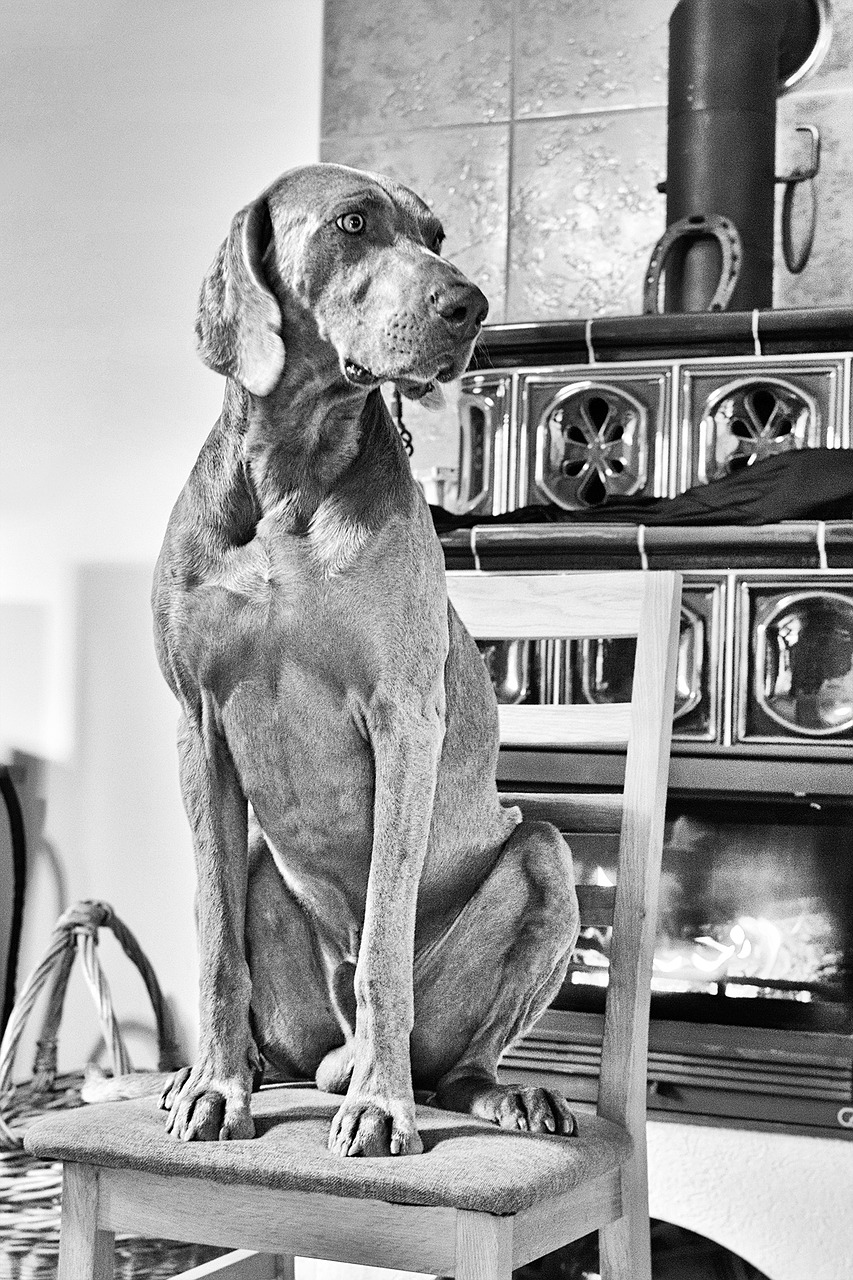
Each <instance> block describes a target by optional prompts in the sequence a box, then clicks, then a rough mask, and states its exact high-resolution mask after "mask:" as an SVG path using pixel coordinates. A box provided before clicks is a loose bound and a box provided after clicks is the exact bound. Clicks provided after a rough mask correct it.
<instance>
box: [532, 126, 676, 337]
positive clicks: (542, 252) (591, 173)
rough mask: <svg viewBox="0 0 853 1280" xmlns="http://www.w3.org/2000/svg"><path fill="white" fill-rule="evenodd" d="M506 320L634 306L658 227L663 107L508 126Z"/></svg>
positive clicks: (623, 310) (631, 310) (628, 310)
mask: <svg viewBox="0 0 853 1280" xmlns="http://www.w3.org/2000/svg"><path fill="white" fill-rule="evenodd" d="M514 129H515V144H514V164H513V168H514V175H513V189H512V192H511V197H510V272H509V296H508V300H507V319H508V320H541V319H547V318H553V319H557V318H561V317H566V316H592V315H619V314H636V313H638V312H639V311H640V309H641V298H642V284H643V276H644V273H645V269H646V266H647V264H648V259H649V255H650V254H651V251H652V248H653V246H654V244H655V242H656V240H657V239H658V238H659V236H661V235H662V234H663V231H664V227H665V212H666V211H665V201H664V198H663V197H662V196H660V195H658V193H657V191H656V190H655V184H656V183H657V182H659V181H660V180H661V179H662V178H663V176H664V172H665V161H666V112H665V111H664V110H663V109H662V108H655V109H650V110H646V111H628V112H621V111H620V112H614V113H613V114H601V115H595V116H575V117H572V118H569V119H564V120H561V121H559V122H554V121H545V120H531V121H527V122H524V123H519V124H517V125H515V126H514Z"/></svg>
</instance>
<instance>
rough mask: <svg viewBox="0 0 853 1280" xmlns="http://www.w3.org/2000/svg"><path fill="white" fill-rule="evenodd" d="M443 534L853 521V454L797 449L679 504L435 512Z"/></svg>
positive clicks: (698, 490)
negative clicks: (507, 527)
mask: <svg viewBox="0 0 853 1280" xmlns="http://www.w3.org/2000/svg"><path fill="white" fill-rule="evenodd" d="M430 510H431V511H432V518H433V522H434V524H435V527H436V530H437V532H438V533H448V532H449V531H450V530H452V529H470V528H472V527H473V526H474V525H489V524H573V523H575V522H582V523H585V524H600V523H607V524H675V525H678V524H695V525H703V524H707V525H713V524H778V523H779V522H780V521H783V520H849V519H851V518H853V449H797V450H792V451H790V452H789V453H778V454H776V455H775V456H773V457H771V458H763V459H762V460H761V461H760V462H756V463H754V464H753V465H752V466H751V467H742V468H741V469H740V470H738V471H735V472H733V473H732V474H731V475H728V476H723V477H722V478H721V479H720V480H712V481H711V482H710V484H701V485H696V486H695V487H694V488H692V489H688V490H687V492H686V493H680V494H679V495H678V496H677V497H675V498H644V497H637V498H614V499H611V500H609V501H605V502H603V503H602V504H601V506H600V507H588V508H586V509H585V510H583V511H564V510H563V508H562V507H558V506H557V505H556V504H555V503H547V504H546V503H542V504H539V505H536V506H530V507H519V508H518V510H517V511H506V512H504V514H503V515H499V516H488V515H476V514H474V515H454V514H453V512H451V511H446V510H445V509H444V507H431V508H430Z"/></svg>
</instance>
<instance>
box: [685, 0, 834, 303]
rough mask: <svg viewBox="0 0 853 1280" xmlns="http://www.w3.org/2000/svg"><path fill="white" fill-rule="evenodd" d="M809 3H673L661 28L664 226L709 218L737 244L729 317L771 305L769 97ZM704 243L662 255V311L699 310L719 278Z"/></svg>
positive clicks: (815, 17) (810, 13)
mask: <svg viewBox="0 0 853 1280" xmlns="http://www.w3.org/2000/svg"><path fill="white" fill-rule="evenodd" d="M818 26H819V14H818V9H817V6H816V5H815V2H814V0H680V2H679V4H678V5H677V6H676V8H675V10H674V11H673V14H672V17H671V18H670V22H669V31H670V40H669V106H668V137H667V181H666V197H667V199H666V221H667V226H670V225H671V224H672V223H674V222H678V221H679V220H680V219H682V218H689V217H695V216H699V215H705V216H707V215H710V214H718V215H722V216H723V217H726V218H728V219H730V220H731V221H732V222H733V223H734V224H735V226H736V227H737V229H738V231H739V232H740V237H741V241H742V245H743V256H742V259H741V265H740V277H739V279H738V283H737V285H736V287H735V290H734V293H733V294H732V297H731V299H730V302H729V309H730V310H732V311H748V310H752V309H753V308H754V307H761V308H766V307H771V306H772V305H773V213H774V191H775V166H776V97H777V94H778V93H779V92H780V86H781V85H782V83H783V82H784V80H785V77H786V76H787V75H788V74H790V71H791V70H792V69H793V68H794V67H797V66H799V65H801V64H802V63H803V62H804V61H805V60H806V58H807V57H808V56H809V52H810V51H811V50H812V49H813V48H814V45H815V42H816V40H817V36H818ZM720 268H721V257H720V248H719V246H718V244H717V242H716V240H714V239H711V238H710V237H707V236H706V237H702V238H701V239H695V238H694V239H690V240H681V241H679V242H678V243H677V244H675V245H674V246H673V248H672V251H671V252H670V255H669V260H668V263H667V270H666V277H665V293H664V306H665V309H666V310H667V311H705V310H707V308H708V304H709V303H710V301H711V299H712V297H713V296H714V292H715V290H716V288H717V285H718V283H719V280H720Z"/></svg>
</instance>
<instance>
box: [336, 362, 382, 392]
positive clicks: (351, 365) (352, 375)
mask: <svg viewBox="0 0 853 1280" xmlns="http://www.w3.org/2000/svg"><path fill="white" fill-rule="evenodd" d="M344 377H345V378H346V380H347V382H351V383H352V385H353V386H354V387H375V386H378V384H379V383H380V382H381V381H382V378H379V377H377V376H376V374H375V373H372V372H371V371H370V369H366V368H365V367H364V365H363V364H356V362H355V360H345V361H344Z"/></svg>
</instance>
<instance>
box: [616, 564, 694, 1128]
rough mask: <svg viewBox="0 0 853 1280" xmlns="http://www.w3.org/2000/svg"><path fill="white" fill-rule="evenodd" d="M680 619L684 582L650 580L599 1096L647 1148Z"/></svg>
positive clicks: (656, 576)
mask: <svg viewBox="0 0 853 1280" xmlns="http://www.w3.org/2000/svg"><path fill="white" fill-rule="evenodd" d="M680 611H681V575H680V574H677V573H661V572H656V573H647V574H646V595H645V600H644V602H643V613H642V617H641V619H640V629H639V634H638V638H637V653H636V658H635V661H634V683H633V694H632V698H631V733H630V737H629V741H628V751H627V756H626V760H625V788H624V792H623V811H622V831H621V835H620V838H619V861H618V865H617V874H616V882H617V883H616V904H615V908H614V913H613V936H612V940H611V947H610V979H609V988H608V996H607V1007H606V1011H605V1018H604V1039H603V1044H602V1055H601V1064H602V1065H601V1076H600V1081H599V1093H598V1111H599V1115H602V1116H604V1117H606V1118H610V1119H614V1120H616V1121H617V1122H618V1123H620V1124H624V1125H625V1127H626V1128H627V1129H628V1130H629V1132H630V1133H631V1134H632V1135H633V1136H634V1138H635V1140H636V1141H638V1142H639V1141H641V1140H642V1136H643V1134H644V1132H645V1119H646V1061H647V1054H648V1037H649V1005H650V998H651V978H652V959H653V955H654V946H655V935H656V930H657V903H658V887H659V883H660V869H661V854H662V850H663V828H664V813H665V809H666V793H667V782H668V776H669V755H670V745H671V739H672V708H673V704H674V700H675V678H676V669H677V666H678V637H679V623H680Z"/></svg>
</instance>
